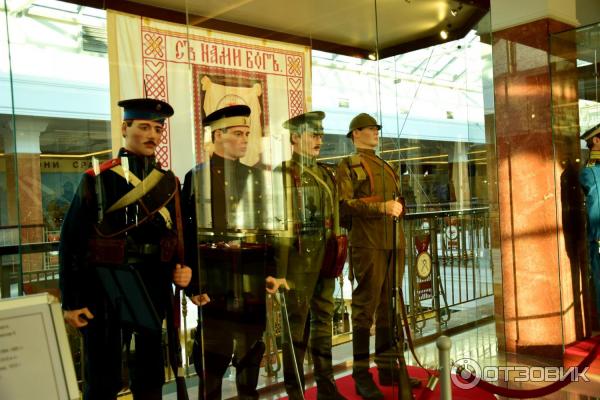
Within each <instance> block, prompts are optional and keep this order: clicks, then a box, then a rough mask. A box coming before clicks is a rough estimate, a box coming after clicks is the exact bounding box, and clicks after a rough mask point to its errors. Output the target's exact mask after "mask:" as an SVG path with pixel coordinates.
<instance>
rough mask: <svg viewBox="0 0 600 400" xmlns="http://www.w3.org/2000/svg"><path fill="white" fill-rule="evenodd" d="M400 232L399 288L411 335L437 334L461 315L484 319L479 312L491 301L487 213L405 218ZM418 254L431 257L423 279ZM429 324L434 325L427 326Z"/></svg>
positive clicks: (456, 212)
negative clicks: (401, 270) (403, 252)
mask: <svg viewBox="0 0 600 400" xmlns="http://www.w3.org/2000/svg"><path fill="white" fill-rule="evenodd" d="M404 230H405V235H406V271H407V273H405V277H404V282H403V289H404V293H406V297H407V299H406V300H407V306H408V310H409V321H410V323H411V328H412V329H413V331H414V332H416V333H418V334H420V335H429V334H432V333H433V334H439V333H440V332H442V331H443V330H444V329H445V328H447V327H449V322H450V320H451V318H452V315H453V314H454V313H456V312H459V311H463V312H466V313H468V312H471V313H472V314H473V313H474V314H475V317H474V318H478V317H483V318H485V317H486V313H485V312H480V311H481V310H478V308H481V307H488V308H489V306H490V305H491V303H492V301H491V300H492V296H493V279H492V277H493V268H494V262H493V252H492V248H491V240H490V236H491V231H490V217H489V208H488V207H477V208H470V209H461V210H444V211H426V212H416V213H411V214H407V215H406V216H405V217H404ZM420 252H427V253H428V254H429V256H430V258H431V273H430V274H429V275H427V276H420V275H419V274H418V273H417V270H416V261H417V257H418V255H419V253H420ZM421 275H423V274H421ZM429 321H435V324H433V326H431V325H430V326H429V327H428V326H427V324H428V322H429ZM459 322H460V321H457V323H459ZM469 322H471V323H472V322H474V320H473V318H470V320H469Z"/></svg>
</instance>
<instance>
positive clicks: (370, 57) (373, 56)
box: [367, 53, 377, 61]
mask: <svg viewBox="0 0 600 400" xmlns="http://www.w3.org/2000/svg"><path fill="white" fill-rule="evenodd" d="M367 57H369V60H371V61H375V60H377V55H375V53H369V55H368V56H367Z"/></svg>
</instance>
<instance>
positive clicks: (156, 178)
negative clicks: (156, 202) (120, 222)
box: [106, 165, 173, 229]
mask: <svg viewBox="0 0 600 400" xmlns="http://www.w3.org/2000/svg"><path fill="white" fill-rule="evenodd" d="M110 170H111V171H113V172H114V173H116V174H117V175H119V176H121V177H122V178H123V179H125V180H126V181H127V182H128V183H131V184H132V185H133V189H131V190H130V191H129V192H127V193H125V195H124V196H123V197H121V198H120V199H119V200H117V201H116V202H115V203H114V204H113V205H112V206H110V208H109V209H108V210H107V211H106V213H107V214H108V213H111V212H113V211H116V210H119V209H121V208H123V207H127V206H128V205H130V204H133V203H135V202H136V201H138V200H139V199H141V198H142V197H144V196H145V195H146V194H148V192H150V191H151V190H152V189H153V188H154V187H155V186H156V185H157V184H158V182H160V180H161V179H162V178H163V176H164V175H163V174H162V173H161V172H160V171H159V170H157V169H153V170H152V172H151V173H150V175H148V176H147V177H146V178H145V179H144V180H143V181H141V180H140V178H138V177H137V176H135V175H134V174H133V173H132V172H131V171H125V170H124V169H123V167H122V166H120V165H117V166H115V167H113V168H111V169H110ZM140 184H141V185H140ZM158 212H159V214H160V215H161V216H162V217H163V219H164V220H165V223H166V225H167V228H169V229H171V228H172V227H173V220H172V219H171V213H169V210H167V208H166V207H162V208H161V209H160V210H158Z"/></svg>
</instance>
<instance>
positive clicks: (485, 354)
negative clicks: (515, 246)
mask: <svg viewBox="0 0 600 400" xmlns="http://www.w3.org/2000/svg"><path fill="white" fill-rule="evenodd" d="M451 339H452V348H451V351H450V359H451V360H453V361H455V362H456V361H459V360H463V359H467V358H468V359H471V360H476V361H477V363H478V364H479V366H480V367H481V368H485V367H493V366H498V365H501V366H521V365H529V366H544V364H546V365H548V364H552V363H551V362H550V363H548V362H547V361H545V360H541V359H533V358H531V359H526V358H523V357H519V362H518V363H517V362H515V361H514V360H512V359H511V357H506V356H504V355H499V354H498V351H497V340H496V334H495V328H494V324H493V323H487V324H485V325H482V326H479V327H476V328H473V329H471V330H469V331H468V332H464V333H460V334H457V335H454V336H453V337H452V338H451ZM372 346H373V343H372ZM416 353H417V357H419V359H420V360H421V362H422V363H423V365H425V366H426V367H429V368H436V367H437V366H438V351H437V348H436V345H435V343H429V344H426V345H422V346H418V348H417V349H416ZM351 358H352V357H351V344H350V343H346V344H342V345H340V346H336V347H335V348H334V363H335V364H336V371H337V372H336V377H340V376H344V375H347V374H350V373H351V363H350V362H349V360H351ZM406 359H407V362H408V363H409V364H411V365H415V362H414V359H413V357H412V356H411V355H410V354H408V353H407V354H406ZM306 371H310V367H309V366H307V367H306ZM587 377H588V378H589V382H585V381H581V382H575V383H571V384H570V385H569V386H567V387H566V388H565V389H563V390H561V391H560V392H557V393H554V394H551V395H548V396H546V397H542V398H543V399H549V400H600V376H597V375H589V374H588V375H587ZM260 380H261V382H260V384H259V387H260V388H261V398H265V399H277V398H279V397H283V396H285V391H284V390H283V388H282V384H281V380H282V378H281V373H279V376H276V377H267V376H265V374H264V369H263V370H261V379H260ZM496 384H500V383H499V382H496ZM547 384H548V383H540V384H534V383H527V384H519V383H515V382H509V383H507V384H505V383H503V386H507V385H508V387H510V388H515V389H534V388H537V387H540V386H545V385H547ZM307 385H308V386H310V385H312V380H311V379H308V380H307ZM269 388H270V389H269ZM172 390H173V389H172V387H171V386H170V385H167V386H166V387H165V396H164V399H165V400H176V396H175V394H174V393H172ZM188 390H189V394H190V400H193V399H197V398H198V393H197V379H196V378H190V379H189V380H188ZM223 397H224V398H234V397H235V385H234V381H233V376H230V377H228V378H226V379H225V382H224V387H223ZM499 398H501V399H504V397H499Z"/></svg>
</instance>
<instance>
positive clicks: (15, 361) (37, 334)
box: [0, 293, 79, 400]
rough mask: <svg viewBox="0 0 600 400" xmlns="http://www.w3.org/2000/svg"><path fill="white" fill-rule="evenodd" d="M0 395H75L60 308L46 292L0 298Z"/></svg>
mask: <svg viewBox="0 0 600 400" xmlns="http://www.w3.org/2000/svg"><path fill="white" fill-rule="evenodd" d="M0 399H6V400H9V399H11V400H12V399H15V400H16V399H19V400H20V399H47V400H54V399H56V400H64V399H79V389H78V387H77V378H76V376H75V368H74V366H73V358H72V357H71V350H70V348H69V342H68V339H67V332H66V330H65V325H64V322H63V318H62V310H61V308H60V304H59V303H58V301H57V300H56V299H55V298H54V297H52V296H50V295H48V294H45V293H43V294H38V295H33V296H23V297H16V298H12V299H3V300H0Z"/></svg>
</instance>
